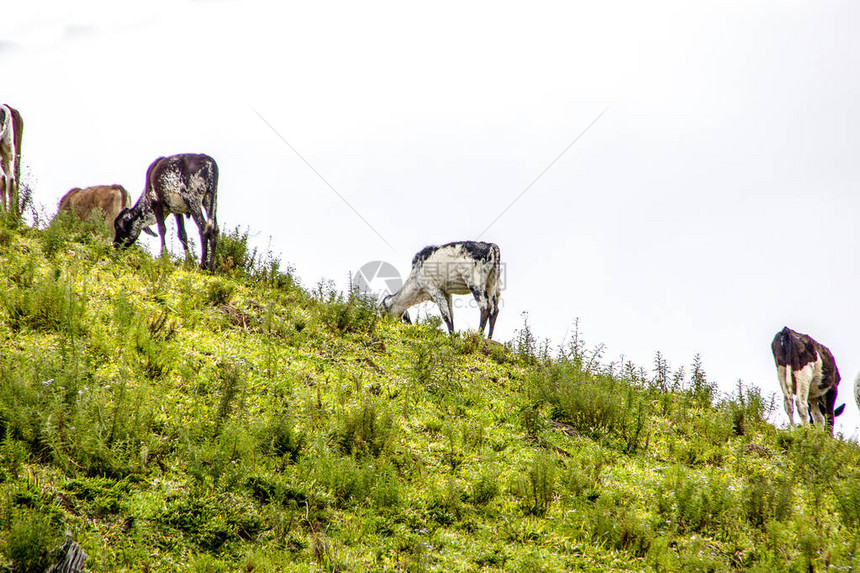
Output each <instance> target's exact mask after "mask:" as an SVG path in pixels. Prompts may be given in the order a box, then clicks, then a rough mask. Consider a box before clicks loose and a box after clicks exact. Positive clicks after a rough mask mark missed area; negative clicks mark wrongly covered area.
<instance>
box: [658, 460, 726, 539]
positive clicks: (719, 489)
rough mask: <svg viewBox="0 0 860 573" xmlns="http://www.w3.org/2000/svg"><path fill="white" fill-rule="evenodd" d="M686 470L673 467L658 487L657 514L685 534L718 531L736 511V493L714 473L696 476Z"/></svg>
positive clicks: (723, 479)
mask: <svg viewBox="0 0 860 573" xmlns="http://www.w3.org/2000/svg"><path fill="white" fill-rule="evenodd" d="M688 471H689V470H685V469H684V468H683V467H680V466H679V467H675V468H674V469H672V470H670V471H669V473H668V475H667V476H666V478H665V479H664V480H663V483H661V484H660V485H659V486H658V489H657V509H658V512H659V513H660V515H662V516H663V517H664V518H665V519H666V520H667V521H670V522H673V523H675V524H677V525H679V526H680V527H681V529H682V530H685V531H695V532H698V533H706V532H716V531H719V530H720V528H721V527H722V526H723V524H724V523H726V521H727V520H728V517H727V516H730V515H731V514H733V513H734V512H735V511H736V507H737V499H736V494H735V493H734V491H733V490H732V489H730V488H729V487H728V483H727V482H726V480H725V478H723V477H722V476H721V475H720V474H718V473H714V472H709V473H708V474H706V475H704V476H701V477H698V476H696V475H694V474H691V473H688Z"/></svg>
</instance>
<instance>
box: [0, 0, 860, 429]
mask: <svg viewBox="0 0 860 573" xmlns="http://www.w3.org/2000/svg"><path fill="white" fill-rule="evenodd" d="M15 4H16V5H15V6H12V7H6V8H4V11H3V16H2V19H0V68H2V74H3V76H2V77H3V81H2V84H0V85H2V96H0V98H2V101H4V102H6V103H9V104H10V105H12V106H14V107H16V108H18V109H19V110H20V111H21V113H22V115H23V117H24V121H25V130H24V144H23V149H24V154H23V163H24V165H25V166H27V167H29V169H30V170H31V172H32V176H33V178H34V180H35V188H36V200H37V201H38V202H40V203H42V204H44V205H45V206H46V207H47V208H48V210H50V211H53V210H54V209H55V206H56V202H57V200H58V199H59V197H60V196H61V195H62V194H63V193H65V192H66V191H67V190H68V189H70V188H71V187H76V186H81V187H82V186H87V185H94V184H108V183H120V184H122V185H124V186H125V187H126V188H127V189H128V190H129V191H130V192H131V194H132V195H133V196H135V197H137V196H138V195H139V194H140V192H141V191H142V189H143V180H144V175H145V171H146V168H147V166H148V165H149V163H150V162H151V161H152V160H153V159H155V158H156V157H159V156H162V155H168V154H173V153H180V152H205V153H208V154H210V155H212V156H213V157H214V158H215V159H216V160H217V162H218V164H219V166H220V169H221V179H220V184H219V190H218V191H219V207H218V218H219V222H220V223H221V224H222V226H225V225H226V226H229V227H231V228H232V227H235V226H237V225H241V226H243V227H246V226H247V227H249V228H250V230H251V231H252V233H254V234H255V237H256V240H257V241H258V243H259V244H261V245H263V246H265V245H267V244H269V240H270V239H271V246H272V249H273V251H274V252H275V253H276V254H279V255H280V256H281V257H282V259H283V260H284V261H285V262H291V263H292V264H294V265H295V267H296V269H297V272H298V275H299V276H300V277H301V279H302V282H303V283H304V284H305V285H306V286H313V285H314V284H315V283H316V282H317V281H318V280H319V279H320V278H323V277H325V278H328V279H333V280H335V281H337V282H338V284H340V285H341V286H343V285H344V284H345V283H346V280H347V276H348V274H349V272H350V271H355V270H356V269H358V268H359V267H360V266H361V265H362V264H363V263H365V262H368V261H373V260H384V261H389V262H391V263H392V264H394V265H395V266H396V267H397V268H398V269H400V271H401V273H403V274H404V275H405V274H407V273H408V271H409V262H410V260H411V258H412V256H413V254H414V253H415V252H416V251H418V250H420V249H421V248H422V247H424V246H425V245H428V244H440V243H444V242H449V241H453V240H462V239H476V238H479V234H480V233H481V232H482V231H483V230H484V229H485V228H487V226H488V225H490V224H491V223H493V221H494V220H495V223H493V224H492V225H491V226H490V228H489V229H488V230H487V231H486V233H485V234H484V235H482V236H480V238H481V239H483V240H489V241H493V242H496V243H498V244H499V245H500V247H501V251H502V258H503V260H504V261H506V263H507V288H506V290H505V292H504V293H503V299H504V302H503V304H504V307H503V309H502V312H501V314H500V317H499V321H498V324H497V336H496V338H497V339H501V340H508V339H511V338H512V337H513V336H514V330H515V329H517V328H519V327H520V326H521V324H522V317H521V313H522V312H524V311H528V313H529V321H530V324H531V326H532V328H533V330H534V331H535V332H536V334H538V335H539V336H540V337H549V338H550V339H551V340H552V341H553V343H554V344H558V343H559V342H561V341H562V340H563V338H564V336H565V333H566V332H567V331H568V328H569V327H570V325H571V324H572V322H573V321H574V319H575V318H577V317H579V319H580V325H581V328H582V330H583V331H584V334H585V337H586V339H587V340H588V341H589V342H590V343H591V344H596V343H604V344H605V345H606V348H607V357H608V358H610V359H612V358H617V357H618V356H619V355H622V354H623V355H624V356H625V357H627V358H629V359H633V361H634V362H637V363H639V364H642V365H645V366H647V367H648V368H649V369H650V368H651V365H652V361H653V356H654V353H655V352H656V351H657V350H660V351H662V352H663V353H664V355H665V356H666V357H667V358H668V359H669V361H670V363H671V365H672V366H673V368H674V367H678V366H681V365H685V366H688V365H689V363H690V361H691V360H692V358H693V356H694V355H695V354H696V353H700V354H701V355H702V358H703V360H704V365H705V369H706V371H707V372H708V374H709V375H710V376H711V378H713V379H715V380H717V381H718V382H719V383H720V385H721V387H722V388H724V389H726V390H728V389H730V388H731V387H732V385H733V384H734V383H735V381H736V380H737V379H739V378H741V379H743V380H744V381H745V382H748V383H752V384H756V385H759V386H760V387H762V389H763V390H764V392H765V393H766V394H769V393H771V392H779V390H778V385H777V380H776V375H775V368H774V366H773V359H772V357H771V354H770V341H771V339H772V338H773V336H774V334H775V333H776V332H777V331H778V330H779V329H781V328H782V327H783V326H784V325H788V326H790V327H792V328H794V329H795V330H799V331H801V332H807V333H809V334H811V335H812V336H813V337H815V338H816V339H818V340H819V341H820V342H822V343H823V344H825V345H827V346H829V347H830V349H831V350H832V351H833V353H834V355H835V357H836V361H837V365H838V366H839V368H840V370H841V372H842V376H843V381H842V384H841V386H840V388H841V392H840V398H841V399H840V402H841V401H845V402H847V403H848V406H847V408H846V412H847V413H846V415H845V416H844V417H843V418H841V419H839V423H838V424H837V429H838V430H839V431H842V432H844V433H845V434H846V435H854V434H855V433H856V429H857V426H858V420H860V416H858V410H857V406H856V404H855V403H854V399H853V396H852V394H853V392H852V385H853V379H854V376H855V375H856V373H857V372H858V371H860V329H858V328H857V327H856V325H857V322H858V312H860V308H858V305H857V304H856V300H857V298H858V295H860V288H858V286H860V269H858V264H857V251H858V249H857V246H858V236H857V232H856V230H855V229H856V228H857V224H856V221H857V216H858V213H860V196H858V183H860V161H858V160H860V157H858V151H860V146H858V132H860V112H858V102H860V5H858V4H856V3H855V2H849V1H845V2H828V1H821V0H816V1H809V2H755V1H743V2H695V3H693V2H686V1H685V2H649V3H645V2H611V1H609V2H529V3H524V2H523V3H504V2H469V3H465V2H444V1H443V2H434V3H425V4H414V3H404V2H387V3H383V2H371V3H354V2H302V3H295V2H277V3H276V2H271V3H269V2H241V3H240V2H232V1H203V2H167V1H149V2H145V3H140V4H134V3H125V2H110V3H108V2H104V3H102V2H74V3H71V2H39V1H33V2H27V3H25V2H16V3H15ZM25 5H26V6H25ZM604 111H605V113H604V114H603V115H602V116H601V117H600V119H599V120H598V121H597V122H596V123H594V125H593V126H592V127H591V128H590V129H588V130H587V131H586V132H585V133H584V134H583V135H582V137H581V138H580V139H579V140H578V141H577V142H576V143H575V144H574V145H573V146H572V147H570V149H569V150H568V151H567V152H566V153H564V154H563V155H562V156H561V157H560V158H559V159H558V161H557V162H555V164H554V165H552V167H551V168H550V169H548V170H547V171H546V172H545V173H544V174H543V176H542V177H540V179H539V180H538V181H537V182H535V183H534V185H532V186H531V187H530V188H528V191H526V192H525V193H524V194H523V195H522V196H521V197H520V198H519V200H518V201H516V203H515V204H514V205H513V206H511V207H510V209H509V210H508V211H506V212H505V213H504V215H502V216H501V217H500V218H498V220H496V218H497V217H498V216H499V214H500V213H502V211H503V210H504V209H506V208H507V207H508V206H510V205H511V202H512V201H514V200H515V199H516V198H517V197H518V196H519V195H520V194H521V193H522V192H523V190H525V189H526V188H527V187H528V186H529V184H531V183H532V182H533V181H534V180H535V178H536V177H538V175H539V174H540V173H541V172H543V171H544V170H545V169H546V168H547V166H548V165H549V164H550V163H551V162H552V161H553V160H554V159H556V158H557V157H558V156H559V154H560V153H561V152H562V151H563V150H564V149H565V148H566V147H567V146H568V145H570V143H571V142H572V141H573V140H574V139H575V138H576V137H577V136H578V135H580V134H581V133H582V131H583V130H584V129H585V128H586V127H587V126H588V125H589V124H590V123H591V122H593V121H594V120H595V118H597V117H598V116H599V115H600V114H601V113H602V112H604ZM258 114H259V115H258ZM260 116H262V117H263V118H265V121H266V122H268V123H269V124H271V126H272V127H274V128H275V130H277V132H278V134H276V133H274V132H273V131H272V129H270V127H268V126H267V124H266V123H265V122H264V121H263V120H262V119H261V118H260ZM284 140H285V141H286V142H288V143H289V145H287V143H285V142H284ZM290 146H292V147H293V148H294V149H295V151H297V152H298V153H299V154H301V157H303V158H304V160H306V161H307V163H309V164H310V165H311V166H312V167H313V169H311V168H310V167H309V166H308V165H307V164H306V163H305V161H303V160H302V159H301V158H300V157H299V155H297V153H296V152H295V151H293V149H291V148H290ZM314 170H315V171H316V172H318V173H319V175H321V176H322V178H324V179H325V181H327V182H328V184H327V183H326V182H324V181H323V180H322V179H321V178H320V177H319V176H318V175H317V174H316V173H315V172H314ZM329 185H331V187H333V188H334V189H335V190H336V191H337V193H335V192H334V191H332V189H331V188H330V187H329ZM338 193H339V194H340V195H341V196H342V197H343V200H342V199H341V198H340V197H339V196H338ZM344 200H345V201H344ZM347 203H348V204H349V205H351V206H352V208H351V207H350V206H349V205H347ZM353 208H354V209H355V211H357V212H358V213H360V214H361V217H363V218H364V220H366V222H367V224H366V223H365V222H364V221H363V220H362V218H360V217H359V216H357V215H356V213H355V212H354V211H353ZM174 229H175V227H174V226H173V224H172V221H171V223H169V226H168V231H169V233H170V234H171V235H172V234H174V233H175V230H174ZM189 232H190V233H191V235H192V236H195V237H196V233H195V232H192V229H189ZM147 240H148V239H147ZM386 242H387V243H388V244H386ZM150 244H153V243H150ZM389 245H391V246H389ZM462 302H466V299H465V298H464V299H463V301H462ZM455 315H456V324H457V327H458V328H468V327H474V326H475V325H476V323H477V311H476V310H473V309H458V310H455ZM688 370H689V367H688ZM780 398H781V395H780ZM780 402H781V400H780ZM780 405H781V404H780ZM785 419H786V417H785V414H784V413H783V412H782V411H781V409H780V411H778V412H777V414H776V415H775V417H774V420H775V421H776V422H777V423H780V424H782V423H784V422H785Z"/></svg>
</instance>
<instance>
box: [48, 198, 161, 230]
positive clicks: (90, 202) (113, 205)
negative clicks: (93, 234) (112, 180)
mask: <svg viewBox="0 0 860 573" xmlns="http://www.w3.org/2000/svg"><path fill="white" fill-rule="evenodd" d="M129 207H131V195H130V194H129V192H128V191H126V190H125V187H123V186H122V185H95V186H93V187H86V188H84V189H81V188H79V187H75V188H74V189H72V190H71V191H69V192H68V193H66V194H65V195H63V198H62V199H60V206H59V209H58V212H63V211H68V212H70V213H73V214H74V215H75V216H76V217H78V218H79V219H81V220H82V221H86V220H87V219H89V218H90V217H91V216H92V215H93V213H95V212H99V213H100V214H99V218H103V219H104V224H105V228H106V229H107V230H108V232H109V233H110V234H111V238H113V235H114V233H115V230H114V221H115V220H116V217H117V215H119V213H120V211H122V210H123V209H128V208H129ZM144 231H146V232H147V233H149V234H150V235H153V236H155V233H153V232H152V231H151V230H149V229H144Z"/></svg>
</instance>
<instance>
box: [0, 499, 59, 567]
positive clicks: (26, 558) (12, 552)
mask: <svg viewBox="0 0 860 573" xmlns="http://www.w3.org/2000/svg"><path fill="white" fill-rule="evenodd" d="M9 519H10V520H11V524H10V526H9V531H8V534H7V535H6V538H5V540H3V541H2V545H0V547H2V552H3V554H4V555H6V556H7V557H8V558H9V559H10V560H11V561H12V565H13V571H34V572H35V571H45V570H47V569H48V566H49V565H50V564H51V561H52V551H53V550H54V549H57V547H59V545H60V544H61V543H62V541H63V538H62V533H61V528H60V526H59V524H58V523H56V521H55V520H54V519H52V518H51V517H50V516H48V515H45V514H43V513H42V512H41V511H39V510H33V509H27V508H18V509H15V510H14V511H13V513H12V515H11V517H10V518H9Z"/></svg>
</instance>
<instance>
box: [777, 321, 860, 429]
mask: <svg viewBox="0 0 860 573" xmlns="http://www.w3.org/2000/svg"><path fill="white" fill-rule="evenodd" d="M771 350H772V351H773V359H774V362H775V363H776V375H777V377H778V378H779V384H780V386H781V387H782V393H783V395H784V404H785V413H786V414H788V421H789V423H790V424H791V427H792V428H793V427H794V408H795V405H796V406H797V413H798V415H799V416H800V419H801V423H803V424H806V422H807V419H808V418H811V419H812V421H813V422H814V423H815V424H818V425H820V426H826V427H827V428H828V429H829V431H830V433H833V420H834V418H835V417H836V416H838V415H840V414H841V413H842V411H843V410H844V409H845V404H842V405H841V406H839V407H838V408H835V409H834V406H835V404H836V396H837V393H838V389H837V388H838V386H839V369H838V368H836V361H835V360H834V359H833V355H832V354H831V353H830V350H828V348H827V347H826V346H824V345H823V344H820V343H818V342H816V341H815V340H813V339H812V337H810V336H808V335H806V334H801V333H799V332H795V331H793V330H791V329H790V328H788V327H787V326H786V327H785V328H783V329H782V330H780V331H779V332H777V333H776V336H775V337H774V339H773V342H772V343H771Z"/></svg>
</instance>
